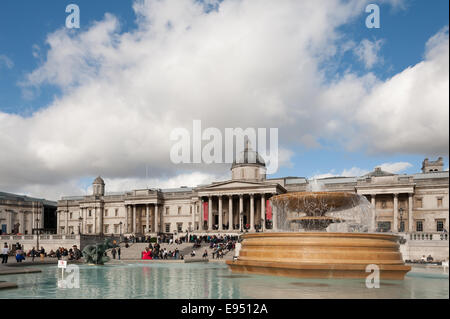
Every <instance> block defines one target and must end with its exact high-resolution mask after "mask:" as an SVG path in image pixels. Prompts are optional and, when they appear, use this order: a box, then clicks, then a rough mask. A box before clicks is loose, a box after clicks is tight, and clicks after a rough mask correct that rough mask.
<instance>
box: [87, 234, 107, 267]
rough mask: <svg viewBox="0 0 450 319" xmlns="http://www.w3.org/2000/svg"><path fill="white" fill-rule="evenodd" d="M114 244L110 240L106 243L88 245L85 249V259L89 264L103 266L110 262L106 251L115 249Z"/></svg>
mask: <svg viewBox="0 0 450 319" xmlns="http://www.w3.org/2000/svg"><path fill="white" fill-rule="evenodd" d="M113 247H114V244H113V243H112V241H111V240H110V239H106V240H105V241H104V243H97V244H94V245H88V246H86V247H84V249H83V257H84V260H85V262H86V263H87V264H95V265H103V264H104V263H106V262H108V261H109V257H108V256H106V255H105V251H107V250H108V249H110V248H113Z"/></svg>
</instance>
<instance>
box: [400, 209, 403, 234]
mask: <svg viewBox="0 0 450 319" xmlns="http://www.w3.org/2000/svg"><path fill="white" fill-rule="evenodd" d="M402 223H403V208H400V227H399V228H400V230H399V232H400V233H402V232H403V225H402Z"/></svg>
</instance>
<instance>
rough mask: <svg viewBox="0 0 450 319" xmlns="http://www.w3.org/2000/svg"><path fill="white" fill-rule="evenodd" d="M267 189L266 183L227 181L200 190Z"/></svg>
mask: <svg viewBox="0 0 450 319" xmlns="http://www.w3.org/2000/svg"><path fill="white" fill-rule="evenodd" d="M259 186H263V187H267V186H269V185H268V184H266V183H258V182H245V181H227V182H223V183H214V184H211V185H208V186H204V187H202V188H201V190H221V189H230V188H233V189H234V188H254V187H259Z"/></svg>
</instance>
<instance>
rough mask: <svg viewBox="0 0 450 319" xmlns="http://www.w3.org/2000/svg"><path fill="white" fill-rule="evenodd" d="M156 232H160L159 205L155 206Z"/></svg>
mask: <svg viewBox="0 0 450 319" xmlns="http://www.w3.org/2000/svg"><path fill="white" fill-rule="evenodd" d="M155 232H156V233H158V232H159V218H158V204H155Z"/></svg>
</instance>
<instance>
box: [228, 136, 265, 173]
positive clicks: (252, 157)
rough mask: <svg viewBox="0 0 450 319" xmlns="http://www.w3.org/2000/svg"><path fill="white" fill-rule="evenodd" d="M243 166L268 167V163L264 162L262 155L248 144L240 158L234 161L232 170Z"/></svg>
mask: <svg viewBox="0 0 450 319" xmlns="http://www.w3.org/2000/svg"><path fill="white" fill-rule="evenodd" d="M242 164H250V165H252V164H253V165H258V166H264V167H265V166H266V163H265V162H264V159H263V158H262V157H261V155H259V154H258V152H256V151H254V150H253V149H252V148H251V147H250V146H249V143H248V142H247V145H246V146H245V149H244V151H242V152H241V153H240V154H239V156H238V157H237V158H236V159H235V160H234V162H233V165H232V166H231V168H232V169H233V167H235V166H237V165H242Z"/></svg>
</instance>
